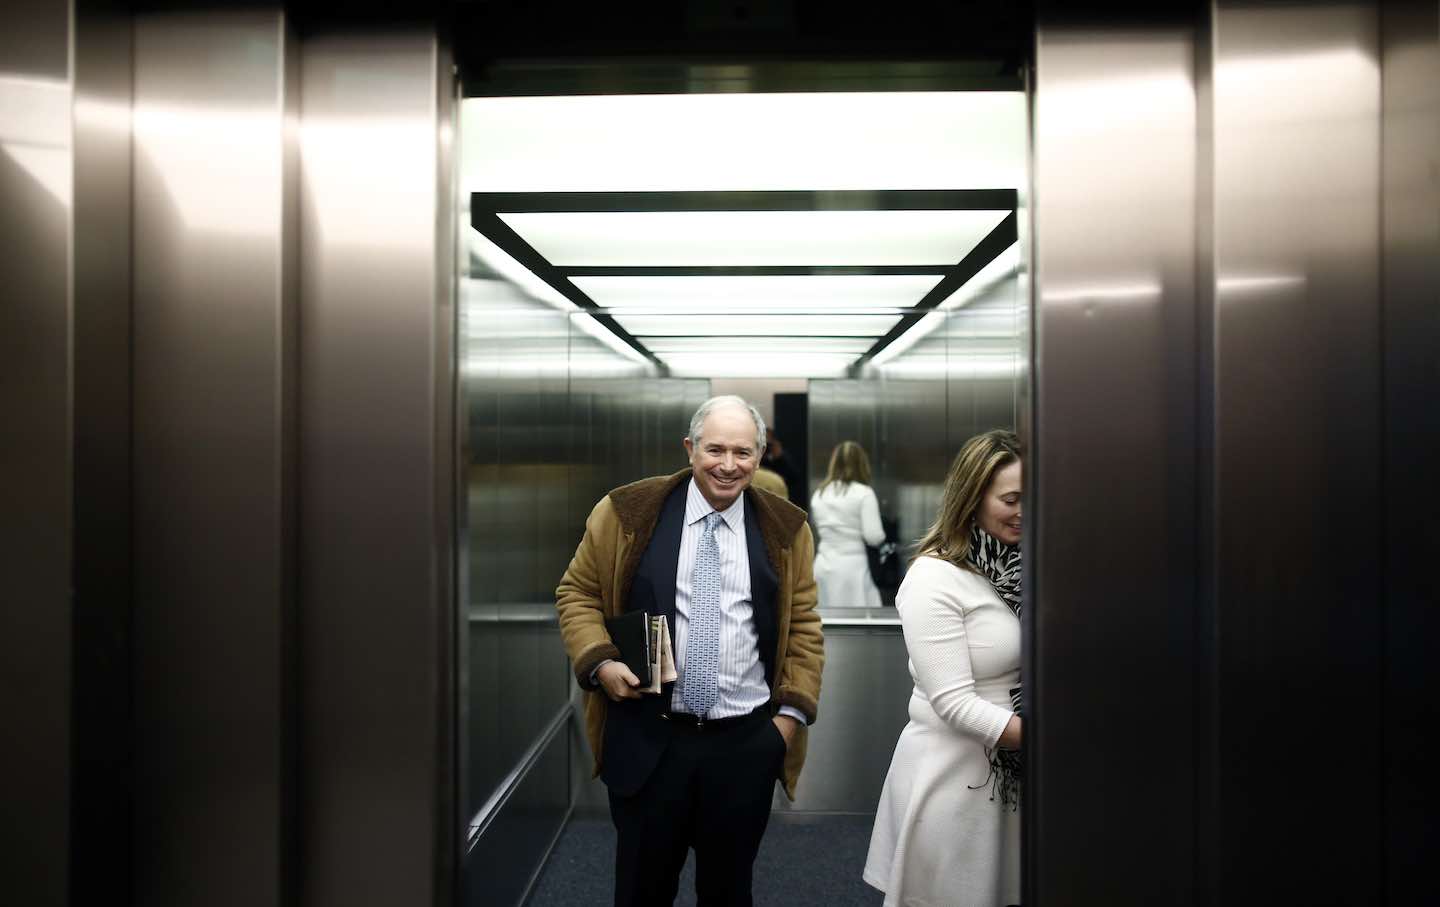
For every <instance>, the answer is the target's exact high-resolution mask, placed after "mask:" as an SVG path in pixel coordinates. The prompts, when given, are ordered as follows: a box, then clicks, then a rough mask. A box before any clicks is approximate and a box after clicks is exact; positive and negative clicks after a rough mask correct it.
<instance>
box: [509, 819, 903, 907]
mask: <svg viewBox="0 0 1440 907" xmlns="http://www.w3.org/2000/svg"><path fill="white" fill-rule="evenodd" d="M873 821H874V820H873V819H872V817H870V816H813V817H811V816H807V817H804V818H803V819H799V818H795V817H788V816H779V815H777V816H776V817H775V818H773V819H772V820H771V821H770V827H769V828H768V829H766V831H765V840H764V842H763V843H761V845H760V855H759V856H758V857H757V858H756V860H755V905H756V907H771V905H774V907H796V905H801V904H824V905H825V907H877V905H879V904H880V902H881V901H882V900H883V899H884V897H883V895H881V894H880V892H878V891H876V890H875V889H873V888H871V887H870V886H869V885H866V884H865V883H864V882H863V881H861V879H860V871H861V869H862V868H863V867H864V865H865V852H866V850H867V849H868V848H869V846H870V826H871V824H872V823H873ZM614 860H615V829H614V826H612V825H611V824H610V819H609V818H608V817H604V816H594V815H589V816H581V817H576V818H572V819H571V820H570V824H569V825H568V826H566V828H565V831H564V832H563V833H562V834H561V836H560V840H559V841H557V842H556V844H555V850H554V851H553V852H552V853H551V854H550V859H549V861H548V862H546V864H545V868H544V870H543V871H542V872H541V874H540V879H539V881H538V882H536V883H535V889H534V891H532V892H531V895H530V900H529V901H527V902H526V904H527V905H528V907H591V905H594V907H603V905H606V904H609V903H611V901H612V899H613V897H614V882H615V868H614ZM694 864H695V855H694V854H693V853H692V854H691V855H690V859H689V860H688V861H687V862H686V863H685V871H684V872H683V873H682V874H681V876H680V895H679V897H677V898H676V899H675V903H676V905H680V907H693V905H694V904H695V865H694Z"/></svg>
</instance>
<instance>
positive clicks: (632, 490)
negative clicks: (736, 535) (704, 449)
mask: <svg viewBox="0 0 1440 907" xmlns="http://www.w3.org/2000/svg"><path fill="white" fill-rule="evenodd" d="M689 478H690V470H689V469H682V470H680V471H679V472H676V473H672V474H670V475H668V476H653V477H651V478H648V479H641V480H640V481H638V482H631V483H630V484H629V485H622V486H620V487H619V488H617V489H615V490H614V491H612V492H610V503H611V504H613V505H614V507H615V515H616V517H618V518H619V520H620V526H621V528H623V529H624V530H625V531H626V532H633V533H635V536H636V539H635V540H636V543H637V544H636V548H638V549H642V550H643V549H644V547H645V546H646V545H648V544H649V542H650V533H651V532H652V531H654V529H655V521H656V520H658V519H659V518H660V508H661V507H662V506H664V504H665V499H666V498H667V497H669V495H670V492H671V491H673V490H674V489H675V486H677V485H679V484H680V483H682V482H685V481H688V480H689ZM745 506H746V507H753V508H755V518H756V522H758V523H759V524H760V535H761V538H762V540H763V541H764V542H765V553H766V554H767V555H768V556H769V558H770V564H771V566H773V567H775V568H776V569H777V570H778V569H779V567H780V552H781V551H783V550H785V549H787V548H789V547H790V545H791V543H792V542H793V541H794V540H795V533H797V532H799V531H800V526H801V525H802V524H803V523H804V522H805V511H803V510H801V509H800V508H799V507H796V506H795V505H794V504H792V503H790V502H789V501H787V500H785V499H784V498H781V497H778V496H776V495H773V494H771V493H770V492H768V491H761V490H760V489H758V488H753V487H752V488H747V489H746V490H745Z"/></svg>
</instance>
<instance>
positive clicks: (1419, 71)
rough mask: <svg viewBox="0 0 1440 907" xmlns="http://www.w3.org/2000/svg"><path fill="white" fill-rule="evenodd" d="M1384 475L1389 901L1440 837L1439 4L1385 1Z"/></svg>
mask: <svg viewBox="0 0 1440 907" xmlns="http://www.w3.org/2000/svg"><path fill="white" fill-rule="evenodd" d="M1380 42H1381V52H1382V61H1383V62H1382V69H1381V85H1382V93H1381V103H1382V105H1383V109H1382V118H1383V124H1384V130H1383V132H1382V133H1381V138H1380V141H1381V148H1382V158H1381V177H1382V183H1381V206H1382V217H1383V219H1382V221H1381V234H1380V235H1381V243H1382V247H1381V254H1382V256H1383V258H1382V268H1383V270H1382V286H1383V288H1384V296H1383V300H1382V322H1381V332H1382V334H1381V348H1382V351H1383V355H1384V375H1383V384H1382V394H1383V404H1382V406H1383V408H1382V420H1383V435H1382V445H1383V448H1382V449H1383V458H1384V459H1383V461H1382V470H1383V472H1382V479H1381V481H1382V487H1383V496H1384V500H1385V517H1384V526H1385V533H1384V543H1383V547H1382V562H1381V573H1382V575H1383V576H1384V577H1385V583H1384V617H1383V620H1384V627H1383V634H1384V635H1383V639H1384V647H1383V657H1384V660H1385V665H1384V680H1383V684H1384V686H1383V689H1382V693H1381V698H1382V701H1383V702H1384V706H1383V716H1384V736H1383V737H1382V739H1381V758H1382V767H1381V772H1382V777H1383V778H1384V801H1383V804H1382V807H1381V808H1382V810H1383V813H1382V814H1383V816H1384V834H1385V848H1384V852H1385V856H1384V864H1383V865H1384V868H1383V884H1384V887H1383V890H1382V896H1383V897H1384V899H1385V900H1386V902H1387V903H1403V902H1405V901H1406V900H1407V899H1408V900H1413V901H1418V900H1423V899H1424V897H1425V896H1426V895H1427V894H1428V891H1429V888H1430V886H1431V884H1432V874H1431V871H1430V868H1429V864H1430V850H1431V845H1430V842H1433V841H1435V840H1436V838H1437V836H1440V828H1437V823H1440V818H1437V813H1436V810H1435V809H1434V808H1433V804H1434V802H1435V792H1434V787H1433V782H1431V781H1430V780H1429V779H1430V778H1431V777H1432V773H1431V772H1430V771H1429V769H1428V767H1427V766H1426V765H1425V764H1424V762H1423V760H1424V754H1425V753H1426V752H1427V748H1426V746H1425V744H1424V739H1425V734H1426V731H1428V730H1429V729H1430V728H1431V727H1433V726H1435V723H1436V721H1437V717H1440V716H1437V711H1440V710H1437V708H1436V705H1435V697H1434V696H1433V695H1431V694H1430V693H1429V691H1430V690H1434V689H1435V688H1436V686H1437V676H1436V674H1437V668H1436V661H1435V658H1434V651H1435V640H1436V639H1437V638H1440V619H1437V616H1436V611H1435V607H1434V603H1435V602H1436V601H1437V600H1440V589H1437V588H1436V582H1435V576H1434V572H1433V561H1434V553H1435V552H1436V551H1440V523H1437V521H1436V520H1435V518H1434V514H1435V513H1436V511H1437V509H1440V480H1437V478H1436V475H1435V469H1434V463H1435V453H1436V451H1437V450H1440V409H1437V407H1436V406H1435V405H1434V398H1435V389H1436V388H1437V387H1440V364H1437V362H1440V360H1437V358H1436V356H1435V351H1436V350H1440V317H1437V316H1436V311H1435V301H1436V300H1437V299H1440V255H1437V254H1436V252H1437V250H1440V6H1437V5H1436V4H1434V3H1427V2H1409V0H1407V2H1388V3H1384V4H1382V6H1381V32H1380Z"/></svg>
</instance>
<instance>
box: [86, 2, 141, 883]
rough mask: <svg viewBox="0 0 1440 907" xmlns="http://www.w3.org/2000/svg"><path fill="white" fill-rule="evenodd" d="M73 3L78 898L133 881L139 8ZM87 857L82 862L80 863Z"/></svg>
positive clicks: (97, 3)
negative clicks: (134, 131)
mask: <svg viewBox="0 0 1440 907" xmlns="http://www.w3.org/2000/svg"><path fill="white" fill-rule="evenodd" d="M119 7H120V5H119V4H117V3H110V2H107V0H102V2H95V3H92V2H82V3H77V4H75V7H74V10H75V12H74V16H75V25H74V36H73V42H74V43H73V50H72V56H73V61H74V63H73V65H74V74H73V78H74V84H75V103H74V105H73V116H72V122H73V129H74V142H75V162H74V193H75V194H74V212H75V214H74V220H73V227H72V230H73V233H72V243H73V245H72V248H73V253H72V261H71V266H72V269H73V270H72V277H71V282H72V288H73V289H72V331H73V333H72V341H71V342H72V347H71V349H72V353H71V354H72V356H73V363H74V365H73V369H72V382H73V384H72V388H73V394H74V405H73V416H72V433H73V434H72V437H73V441H74V473H73V481H74V505H73V512H74V519H75V536H74V552H75V569H74V572H73V580H72V582H73V596H74V598H73V601H74V615H75V621H74V649H73V651H74V659H75V661H74V668H75V671H74V677H73V686H72V697H73V698H72V702H71V714H72V719H71V727H72V733H73V735H74V746H73V747H72V748H71V752H72V753H73V759H74V762H73V765H72V769H71V779H72V785H73V795H74V796H73V800H72V803H71V810H70V813H71V817H72V823H73V825H72V827H73V828H77V829H86V828H108V829H114V830H116V832H115V834H114V835H113V837H110V838H109V839H108V840H102V839H99V838H98V837H97V836H94V835H88V834H83V833H82V834H78V835H74V836H73V837H72V843H73V847H72V851H71V857H70V861H71V863H70V865H71V868H72V872H71V884H72V888H71V896H72V899H73V902H74V903H95V902H103V901H104V900H106V899H112V898H114V897H115V895H116V892H128V891H130V890H131V887H132V869H131V848H130V845H129V841H130V831H129V830H130V829H131V828H132V816H133V809H134V803H133V793H132V790H131V785H132V779H133V777H134V768H135V766H134V761H133V743H132V736H133V733H134V727H135V723H134V715H133V711H132V708H133V706H132V702H133V684H134V670H133V664H132V659H133V654H132V653H133V648H132V645H131V609H132V606H133V594H132V590H131V585H132V567H131V559H130V557H131V547H132V541H131V484H132V483H131V467H132V461H131V431H130V426H131V421H132V410H131V382H130V365H131V330H130V329H131V300H130V295H131V293H130V291H131V280H130V277H131V229H130V225H131V214H132V212H131V205H130V198H131V176H132V173H133V167H132V158H131V122H130V119H131V117H130V108H131V103H130V102H131V85H132V79H133V69H134V65H133V64H134V61H133V59H132V51H131V45H132V40H131V23H130V16H129V14H128V11H127V10H125V9H123V8H119ZM75 867H83V869H82V870H81V871H74V870H75Z"/></svg>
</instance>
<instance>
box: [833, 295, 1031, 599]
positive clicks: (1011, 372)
mask: <svg viewBox="0 0 1440 907" xmlns="http://www.w3.org/2000/svg"><path fill="white" fill-rule="evenodd" d="M1020 279H1021V275H1020V273H1019V270H1018V268H1015V267H1013V266H1012V267H1011V268H1009V269H1008V270H1006V271H1005V272H1004V274H1003V276H1002V277H1001V278H1000V279H998V280H994V281H992V282H986V284H985V289H984V290H983V291H980V292H977V293H976V294H975V296H974V298H971V299H968V300H967V301H966V302H965V304H964V305H960V306H957V307H955V308H949V309H940V310H938V311H936V312H934V313H932V314H931V315H928V316H926V318H925V319H923V320H922V321H921V322H920V324H919V325H917V327H916V328H915V329H914V331H915V336H916V337H918V339H911V338H909V337H907V338H906V342H905V343H903V344H897V349H896V350H894V351H891V353H890V354H889V355H886V356H884V357H877V360H878V361H877V362H876V363H872V364H869V365H867V366H866V367H865V369H864V370H863V372H862V376H861V377H859V378H845V379H811V380H810V382H809V394H810V437H809V445H810V487H811V491H812V492H813V491H814V490H815V488H817V487H819V485H820V483H821V482H823V481H824V479H825V475H826V470H827V468H828V465H829V460H830V454H831V452H832V451H833V450H834V449H835V446H836V445H837V444H839V443H840V442H841V441H847V440H849V441H856V442H858V443H859V444H860V445H861V446H862V447H864V448H865V450H866V452H867V453H868V454H869V456H870V465H871V469H872V471H873V474H874V487H875V492H876V494H877V496H878V497H879V498H880V512H881V514H882V515H883V516H885V517H889V518H893V519H895V520H896V522H897V527H898V533H899V537H900V540H901V542H902V544H903V545H905V546H906V550H907V555H906V560H907V561H908V557H909V555H908V551H909V550H910V546H912V545H913V544H914V543H915V542H917V541H919V539H920V537H921V536H923V535H924V534H925V531H926V530H927V529H928V528H929V527H930V524H931V523H932V522H933V521H934V519H935V511H936V508H937V507H938V505H939V503H940V490H941V488H942V486H943V484H944V481H945V474H946V472H947V471H948V470H949V468H950V462H951V460H952V459H953V458H954V456H955V454H956V452H957V451H958V450H959V449H960V446H961V445H962V444H964V443H965V441H966V440H968V439H969V438H971V437H973V436H974V435H976V434H978V433H980V432H983V431H987V430H989V429H992V428H1015V427H1016V425H1017V424H1018V422H1017V420H1018V413H1019V405H1020V395H1021V392H1022V387H1021V376H1022V374H1023V363H1024V361H1025V359H1026V358H1027V356H1026V350H1025V347H1024V346H1023V343H1024V338H1023V333H1022V331H1021V329H1020V326H1021V325H1022V323H1023V322H1024V321H1025V320H1026V319H1027V318H1028V315H1027V305H1028V303H1027V301H1026V299H1025V297H1024V295H1023V294H1022V293H1021V290H1020ZM820 544H821V545H823V544H824V541H823V539H822V540H821V541H820ZM820 604H821V607H822V609H823V610H824V613H826V614H827V615H828V616H830V617H842V616H858V617H862V618H863V617H864V616H865V615H864V614H863V612H857V611H854V610H852V609H855V608H856V607H857V606H858V605H859V603H856V602H821V603H820ZM888 604H891V603H890V602H888V601H887V605H888ZM882 613H884V614H888V615H890V616H894V612H893V611H888V610H887V611H884V612H882Z"/></svg>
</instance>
